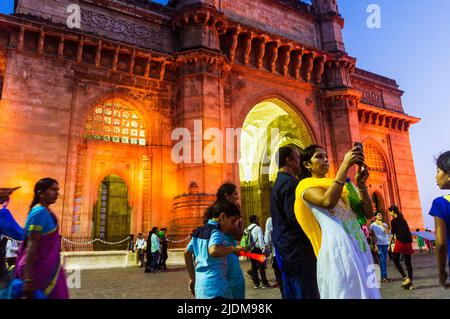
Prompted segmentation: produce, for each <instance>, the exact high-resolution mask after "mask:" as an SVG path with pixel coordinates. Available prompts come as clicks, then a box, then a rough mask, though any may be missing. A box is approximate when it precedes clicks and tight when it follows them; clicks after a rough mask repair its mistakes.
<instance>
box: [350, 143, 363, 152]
mask: <svg viewBox="0 0 450 319" xmlns="http://www.w3.org/2000/svg"><path fill="white" fill-rule="evenodd" d="M353 146H354V147H359V148H360V149H361V152H364V147H363V144H362V143H361V142H355V144H353Z"/></svg>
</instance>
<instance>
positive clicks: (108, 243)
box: [63, 236, 191, 245]
mask: <svg viewBox="0 0 450 319" xmlns="http://www.w3.org/2000/svg"><path fill="white" fill-rule="evenodd" d="M190 238H191V236H187V237H186V238H183V239H181V240H172V239H169V238H167V241H168V242H169V243H174V244H179V243H182V242H185V241H187V240H189V239H190ZM129 239H130V236H128V237H127V238H125V239H123V240H121V241H118V242H115V243H112V242H107V241H104V240H102V239H100V238H95V239H93V240H90V241H87V242H84V243H76V242H73V241H71V240H69V239H66V238H63V241H65V242H66V243H69V244H72V245H90V244H93V243H95V242H96V241H99V242H101V243H103V244H106V245H119V244H122V243H124V242H126V241H127V240H129Z"/></svg>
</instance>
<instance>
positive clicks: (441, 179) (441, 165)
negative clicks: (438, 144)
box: [430, 151, 450, 288]
mask: <svg viewBox="0 0 450 319" xmlns="http://www.w3.org/2000/svg"><path fill="white" fill-rule="evenodd" d="M436 164H437V174H436V182H437V184H438V186H439V188H440V189H442V190H444V189H450V151H448V152H445V153H443V154H441V155H440V156H439V158H438V160H437V162H436ZM430 215H431V216H433V217H434V222H435V226H436V260H437V266H438V271H439V284H440V285H441V286H443V287H445V288H450V283H448V282H447V280H448V272H447V269H446V268H447V258H448V256H449V255H450V252H449V251H448V250H449V247H450V195H446V196H442V197H438V198H436V199H435V200H434V201H433V205H432V206H431V209H430ZM449 267H450V266H449Z"/></svg>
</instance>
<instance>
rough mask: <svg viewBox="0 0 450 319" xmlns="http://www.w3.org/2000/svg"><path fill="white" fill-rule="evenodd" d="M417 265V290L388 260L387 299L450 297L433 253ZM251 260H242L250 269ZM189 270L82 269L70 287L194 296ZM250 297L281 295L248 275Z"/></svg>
mask: <svg viewBox="0 0 450 319" xmlns="http://www.w3.org/2000/svg"><path fill="white" fill-rule="evenodd" d="M412 262H413V268H414V286H415V289H414V290H404V289H402V288H400V283H401V278H400V274H399V273H398V271H397V270H396V269H395V268H394V265H393V263H392V261H390V260H389V261H388V273H389V276H390V277H391V279H392V282H391V283H387V284H385V283H383V284H382V285H381V289H382V296H383V298H384V299H416V298H424V299H450V289H449V290H444V289H442V288H441V287H440V286H439V285H438V284H437V271H436V266H435V259H434V256H433V255H429V254H428V253H426V252H424V253H416V254H415V255H413V257H412ZM249 267H250V263H249V262H243V263H242V269H243V270H247V269H249ZM267 275H268V279H269V281H270V282H271V283H273V282H274V275H273V271H272V269H271V268H269V269H268V271H267ZM187 283H188V274H187V272H186V269H185V268H183V267H174V266H172V267H171V269H170V271H168V272H163V273H152V274H150V273H144V271H143V269H142V268H138V267H131V268H122V269H109V270H84V271H81V288H79V289H71V298H74V299H110V298H118V299H127V298H132V299H134V298H136V299H166V298H167V299H172V298H173V299H191V298H193V297H192V295H190V293H189V292H188V290H187ZM246 286H247V299H280V292H279V290H278V289H262V288H260V289H253V285H252V283H251V281H250V280H249V279H248V278H246Z"/></svg>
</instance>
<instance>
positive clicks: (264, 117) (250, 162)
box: [239, 99, 313, 226]
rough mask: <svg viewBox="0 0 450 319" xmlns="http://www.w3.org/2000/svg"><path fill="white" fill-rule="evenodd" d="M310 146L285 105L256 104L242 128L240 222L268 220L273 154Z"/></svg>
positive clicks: (309, 138) (274, 167)
mask: <svg viewBox="0 0 450 319" xmlns="http://www.w3.org/2000/svg"><path fill="white" fill-rule="evenodd" d="M311 144H313V138H312V135H311V132H310V131H309V129H308V127H307V125H306V123H305V121H304V120H303V119H302V118H301V117H300V116H299V115H298V114H297V113H296V112H295V111H293V109H292V108H291V107H290V106H289V105H288V104H287V103H285V102H283V101H282V100H280V99H269V100H265V101H263V102H260V103H258V104H256V105H255V106H254V107H253V108H252V109H251V111H250V112H249V113H248V115H247V117H246V119H245V121H244V124H243V126H242V133H241V141H240V153H241V154H240V155H241V158H240V161H239V178H240V186H241V203H242V212H243V216H244V220H245V222H246V223H248V217H249V216H251V215H257V216H259V219H260V223H261V225H263V226H264V225H265V221H266V219H267V217H269V216H270V193H271V190H272V185H273V182H274V181H275V179H276V176H277V171H278V167H277V165H276V159H275V155H276V151H277V150H278V149H279V148H280V147H282V146H286V145H293V146H295V147H297V148H300V149H303V148H305V147H307V146H308V145H311Z"/></svg>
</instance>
